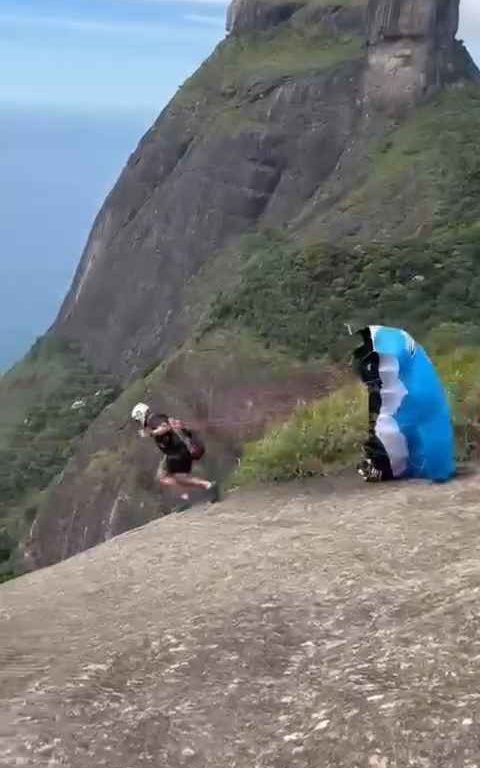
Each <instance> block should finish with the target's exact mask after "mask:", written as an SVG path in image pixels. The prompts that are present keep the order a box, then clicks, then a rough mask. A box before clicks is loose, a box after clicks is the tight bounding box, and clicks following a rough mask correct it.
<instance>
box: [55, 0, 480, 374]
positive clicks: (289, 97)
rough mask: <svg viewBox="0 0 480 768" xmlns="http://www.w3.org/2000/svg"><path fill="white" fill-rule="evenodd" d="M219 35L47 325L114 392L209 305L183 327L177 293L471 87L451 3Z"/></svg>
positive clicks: (114, 197)
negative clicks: (378, 138)
mask: <svg viewBox="0 0 480 768" xmlns="http://www.w3.org/2000/svg"><path fill="white" fill-rule="evenodd" d="M227 21H228V29H229V30H230V37H229V38H228V39H227V40H226V41H225V42H224V43H222V44H221V45H220V46H219V48H218V49H217V51H216V52H215V53H214V54H213V56H212V57H211V58H210V60H209V61H208V62H207V63H206V64H205V65H204V66H203V67H202V68H201V69H200V70H199V72H198V73H197V74H196V75H195V76H194V77H193V78H192V79H191V80H190V81H189V82H188V83H187V84H186V86H185V87H184V88H183V89H182V90H181V91H180V92H179V94H178V96H177V98H176V99H174V100H173V102H172V103H171V104H170V105H169V106H168V107H167V109H166V110H165V111H164V112H163V114H162V115H161V116H160V118H159V120H158V121H157V123H156V124H155V125H154V126H153V128H152V129H151V130H150V131H149V133H148V134H147V135H146V136H145V138H144V139H143V140H142V142H141V143H140V145H139V147H138V148H137V150H136V151H135V153H134V154H133V155H132V157H131V158H130V161H129V163H128V165H127V167H126V169H125V170H124V171H123V173H122V175H121V177H120V179H119V181H118V183H117V185H116V186H115V188H114V190H113V191H112V193H111V194H110V196H109V197H108V199H107V200H106V202H105V205H104V206H103V208H102V210H101V212H100V214H99V216H98V218H97V221H96V222H95V225H94V228H93V230H92V233H91V235H90V238H89V240H88V243H87V246H86V249H85V252H84V254H83V257H82V260H81V263H80V266H79V269H78V272H77V275H76V277H75V280H74V283H73V286H72V288H71V290H70V292H69V294H68V296H67V299H66V301H65V303H64V306H63V308H62V310H61V313H60V316H59V318H58V320H57V322H56V324H55V331H56V332H58V333H60V334H61V335H63V336H66V337H67V338H69V339H71V338H73V339H75V340H78V341H80V343H81V345H82V347H83V349H84V351H85V352H86V354H87V356H88V358H89V359H90V360H91V361H92V362H93V363H94V364H95V365H96V366H98V367H103V368H107V369H108V370H109V371H112V372H114V373H115V374H117V375H119V376H120V377H121V378H123V379H124V380H125V379H128V378H130V377H132V376H134V375H135V374H136V373H137V372H138V370H139V369H141V368H142V367H143V366H144V365H145V364H147V363H149V362H150V361H151V360H152V359H155V358H162V357H164V356H166V355H167V354H168V353H169V351H170V350H171V349H172V348H174V347H175V346H176V345H177V344H179V343H181V342H182V341H183V340H184V339H185V338H186V337H187V336H188V333H189V331H190V330H191V327H192V324H194V323H195V320H196V319H197V318H198V316H199V315H200V314H201V312H202V309H204V308H205V306H206V305H207V304H208V302H209V300H210V298H211V294H210V292H209V287H208V285H205V286H204V290H203V297H201V298H200V300H199V301H198V302H197V305H196V307H194V308H193V309H191V311H190V312H189V313H187V315H186V314H185V311H184V310H185V306H186V305H188V303H189V295H188V288H189V285H190V284H191V281H192V279H194V278H195V276H196V275H198V273H199V271H200V270H201V269H202V267H203V266H204V265H205V264H206V263H207V262H208V261H209V259H210V258H211V257H212V255H214V254H218V253H220V252H222V251H224V250H225V249H226V248H227V247H228V246H230V245H232V244H234V243H235V242H236V241H237V240H238V238H239V237H240V236H241V235H242V234H244V233H246V232H248V231H250V230H252V228H257V227H259V226H274V227H282V226H288V225H291V224H292V222H294V221H296V220H297V219H298V218H299V217H300V219H301V217H302V214H304V213H305V210H306V209H308V213H309V215H310V216H312V215H313V216H315V215H316V209H314V210H313V211H312V208H311V203H312V200H315V199H316V198H318V196H319V194H320V196H321V195H322V194H323V193H322V190H323V188H324V186H325V184H326V183H327V182H328V181H329V180H330V179H331V178H332V175H333V174H334V172H336V171H338V167H339V164H343V166H344V167H345V172H344V176H343V177H342V178H340V179H338V178H337V180H336V186H337V187H338V186H340V187H341V188H342V189H343V191H344V192H345V190H346V189H348V185H349V184H351V183H352V180H354V179H355V177H356V174H357V171H358V170H359V168H360V166H361V157H362V154H364V150H365V140H366V138H371V136H372V135H374V134H375V131H376V130H377V128H378V125H383V121H384V120H385V117H386V116H388V115H393V116H398V115H401V114H402V113H403V112H405V110H406V109H409V108H411V107H412V106H414V105H415V104H416V103H418V102H419V101H420V100H421V99H423V98H425V97H426V96H428V95H431V94H432V93H433V92H434V91H436V90H438V89H439V88H441V87H442V86H443V85H445V84H446V83H448V82H459V81H462V80H468V79H471V78H474V77H476V75H477V73H476V70H475V68H474V67H473V65H472V62H471V60H470V58H469V57H468V54H466V53H465V51H463V49H462V48H461V46H459V44H458V43H456V42H455V39H454V38H455V33H456V30H457V24H458V0H422V2H421V3H419V2H415V1H414V0H370V2H369V3H368V4H366V3H365V2H362V1H360V0H359V1H357V0H355V1H354V2H349V3H345V4H343V3H341V2H340V3H336V4H326V3H323V2H322V3H320V4H318V3H316V2H313V3H310V4H309V3H302V2H279V3H277V2H272V0H233V3H232V5H231V7H230V9H229V13H228V20H227ZM357 156H358V158H359V160H358V163H357V166H358V167H356V166H355V164H354V165H352V162H351V158H354V159H355V158H356V157H357ZM337 175H338V174H337ZM327 206H328V201H327ZM322 208H323V209H324V208H325V200H323V202H322ZM226 272H227V283H228V266H227V268H226ZM201 293H202V291H200V294H201Z"/></svg>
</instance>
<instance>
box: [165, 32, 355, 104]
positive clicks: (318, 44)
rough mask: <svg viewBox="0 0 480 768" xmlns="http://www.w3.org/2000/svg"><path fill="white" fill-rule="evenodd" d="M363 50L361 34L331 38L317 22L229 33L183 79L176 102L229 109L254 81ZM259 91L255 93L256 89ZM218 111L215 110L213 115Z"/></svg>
mask: <svg viewBox="0 0 480 768" xmlns="http://www.w3.org/2000/svg"><path fill="white" fill-rule="evenodd" d="M363 55H364V40H363V39H362V38H361V37H360V36H355V35H344V36H342V37H337V38H332V37H331V36H330V35H327V34H325V32H324V31H323V30H322V28H321V26H316V25H310V26H309V27H305V28H299V29H294V28H292V27H291V26H289V25H281V26H279V27H277V28H274V29H269V30H265V31H256V32H249V33H247V34H244V35H240V36H232V37H230V38H227V39H226V40H225V41H224V42H222V43H220V45H219V46H218V47H217V48H216V50H215V51H214V53H213V54H212V55H211V56H210V57H209V58H208V59H207V60H206V62H205V63H204V64H203V65H202V66H201V67H200V68H199V69H198V70H197V72H196V73H195V74H194V75H193V76H192V77H191V78H190V79H189V80H187V81H186V83H185V85H184V86H183V88H182V89H181V90H180V91H179V93H178V94H177V98H176V105H177V106H179V107H182V106H185V105H189V104H191V103H192V101H195V102H196V103H197V102H199V101H200V102H201V101H206V102H207V103H209V104H210V105H213V104H215V103H217V102H218V104H219V107H220V109H221V110H223V111H225V110H227V111H228V110H229V109H231V108H232V106H234V104H235V102H236V101H237V100H238V99H239V98H240V99H241V101H244V97H245V95H246V94H247V93H248V91H249V90H250V89H251V88H252V87H253V86H257V90H258V85H259V84H260V85H261V84H262V83H263V84H264V85H265V87H268V86H270V85H272V84H273V83H276V82H278V81H279V80H281V79H283V78H288V77H299V76H306V75H309V74H313V73H315V72H320V71H323V70H326V69H329V68H331V67H334V66H337V65H338V64H341V63H342V62H344V61H350V60H352V59H356V58H359V57H360V56H363ZM260 92H261V88H260V91H259V93H258V94H257V95H260ZM218 118H219V115H216V116H215V119H218Z"/></svg>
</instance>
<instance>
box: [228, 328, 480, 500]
mask: <svg viewBox="0 0 480 768" xmlns="http://www.w3.org/2000/svg"><path fill="white" fill-rule="evenodd" d="M464 331H465V329H462V327H461V326H457V327H454V326H448V327H447V326H446V327H445V328H440V329H439V332H438V335H437V345H438V343H439V342H440V339H441V338H449V339H450V340H453V339H456V347H457V348H456V349H455V351H450V352H448V353H447V354H440V355H438V356H436V357H435V362H436V364H437V366H438V370H439V372H440V375H441V377H442V380H443V382H444V385H445V387H446V390H447V392H448V395H449V399H450V403H451V408H452V416H453V422H454V427H455V432H456V439H457V458H458V460H459V461H465V460H468V459H471V458H472V457H475V458H478V449H479V447H480V347H473V348H472V347H468V346H466V347H462V346H459V344H461V343H463V342H464V341H467V342H468V340H469V335H468V329H467V334H465V333H464ZM436 334H437V332H436ZM476 334H477V337H478V335H480V329H476ZM432 341H433V340H432ZM432 346H434V344H433V345H432ZM447 346H448V345H447ZM437 348H438V346H437ZM367 408H368V406H367V396H366V390H365V388H364V387H363V386H362V385H360V384H357V385H353V384H349V385H346V386H344V387H342V388H341V389H340V390H338V391H337V392H334V393H333V394H331V395H329V396H328V397H326V398H324V399H322V400H319V401H317V402H315V403H312V404H310V405H308V406H305V407H303V408H299V409H297V411H296V412H295V414H294V415H293V416H292V418H291V419H290V420H289V421H287V422H286V423H284V424H280V425H278V426H275V427H274V428H273V429H271V431H270V432H269V433H268V434H267V435H265V437H263V438H262V439H261V440H259V441H257V442H254V443H250V444H248V445H247V446H246V447H245V452H244V456H243V459H242V463H241V466H240V468H239V469H238V471H237V472H236V473H235V475H234V478H233V482H234V483H236V484H237V485H247V484H249V483H252V482H267V481H279V480H289V479H293V478H295V477H306V476H310V475H318V474H327V473H329V472H333V471H336V470H339V469H343V468H346V467H350V466H352V465H353V464H354V462H355V461H356V460H357V459H358V458H359V456H360V452H361V446H362V443H363V441H364V440H365V438H366V434H367V428H368V412H367Z"/></svg>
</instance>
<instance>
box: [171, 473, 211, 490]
mask: <svg viewBox="0 0 480 768" xmlns="http://www.w3.org/2000/svg"><path fill="white" fill-rule="evenodd" d="M173 477H174V479H175V480H176V482H177V483H178V485H183V486H186V487H187V488H189V487H190V488H203V489H204V490H209V489H210V488H211V487H212V483H211V482H210V480H203V478H201V477H193V476H192V475H185V474H183V473H180V472H177V473H176V474H175V475H174V476H173Z"/></svg>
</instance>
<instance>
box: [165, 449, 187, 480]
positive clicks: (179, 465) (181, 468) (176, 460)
mask: <svg viewBox="0 0 480 768" xmlns="http://www.w3.org/2000/svg"><path fill="white" fill-rule="evenodd" d="M192 461H193V460H192V457H191V456H190V454H188V455H187V456H183V455H182V456H167V461H166V464H165V469H166V470H167V472H168V474H169V475H176V474H177V473H180V474H182V475H189V474H190V472H191V471H192Z"/></svg>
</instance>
